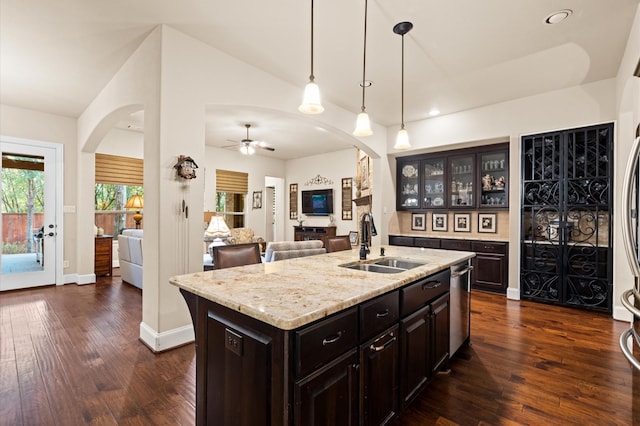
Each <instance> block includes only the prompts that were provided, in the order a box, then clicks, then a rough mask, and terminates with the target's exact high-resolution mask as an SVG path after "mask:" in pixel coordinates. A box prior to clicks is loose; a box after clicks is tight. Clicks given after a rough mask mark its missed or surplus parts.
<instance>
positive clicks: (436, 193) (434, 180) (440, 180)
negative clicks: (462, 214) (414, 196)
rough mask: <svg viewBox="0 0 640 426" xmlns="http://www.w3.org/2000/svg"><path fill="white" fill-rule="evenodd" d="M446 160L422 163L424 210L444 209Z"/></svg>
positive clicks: (431, 160)
mask: <svg viewBox="0 0 640 426" xmlns="http://www.w3.org/2000/svg"><path fill="white" fill-rule="evenodd" d="M444 164H445V163H444V159H443V158H436V159H428V160H423V161H422V172H423V176H424V188H423V189H424V192H423V197H422V208H425V209H429V208H438V207H440V208H444V207H446V205H445V199H446V198H445V191H444V189H445V188H444V184H445V181H444Z"/></svg>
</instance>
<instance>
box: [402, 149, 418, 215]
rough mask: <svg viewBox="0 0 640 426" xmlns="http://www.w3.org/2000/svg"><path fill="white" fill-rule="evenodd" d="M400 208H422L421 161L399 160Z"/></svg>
mask: <svg viewBox="0 0 640 426" xmlns="http://www.w3.org/2000/svg"><path fill="white" fill-rule="evenodd" d="M396 208H397V209H398V210H405V209H419V208H420V161H419V160H403V161H399V162H398V197H397V206H396Z"/></svg>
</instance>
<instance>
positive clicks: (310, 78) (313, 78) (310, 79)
mask: <svg viewBox="0 0 640 426" xmlns="http://www.w3.org/2000/svg"><path fill="white" fill-rule="evenodd" d="M314 80H315V77H314V76H313V0H311V75H309V81H311V82H313V81H314Z"/></svg>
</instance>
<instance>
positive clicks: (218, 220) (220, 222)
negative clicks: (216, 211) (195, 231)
mask: <svg viewBox="0 0 640 426" xmlns="http://www.w3.org/2000/svg"><path fill="white" fill-rule="evenodd" d="M204 235H205V236H206V237H213V238H221V237H228V236H229V235H231V231H229V227H228V226H227V224H226V223H225V222H224V219H223V218H222V216H211V221H209V226H208V227H207V230H206V231H204Z"/></svg>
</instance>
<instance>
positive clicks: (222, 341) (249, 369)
mask: <svg viewBox="0 0 640 426" xmlns="http://www.w3.org/2000/svg"><path fill="white" fill-rule="evenodd" d="M206 332H207V342H208V343H207V356H206V387H205V389H207V392H206V416H207V419H205V420H206V423H207V424H213V423H215V424H250V425H263V424H264V425H266V424H268V422H269V419H270V414H269V412H270V407H271V391H270V390H271V368H270V366H271V353H272V350H273V348H272V344H271V339H270V338H269V337H268V336H263V335H261V334H257V333H255V332H254V331H249V330H245V329H243V328H242V327H239V326H237V325H236V324H232V323H230V322H227V321H226V320H224V319H222V318H214V317H211V316H209V317H208V318H207V329H206Z"/></svg>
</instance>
